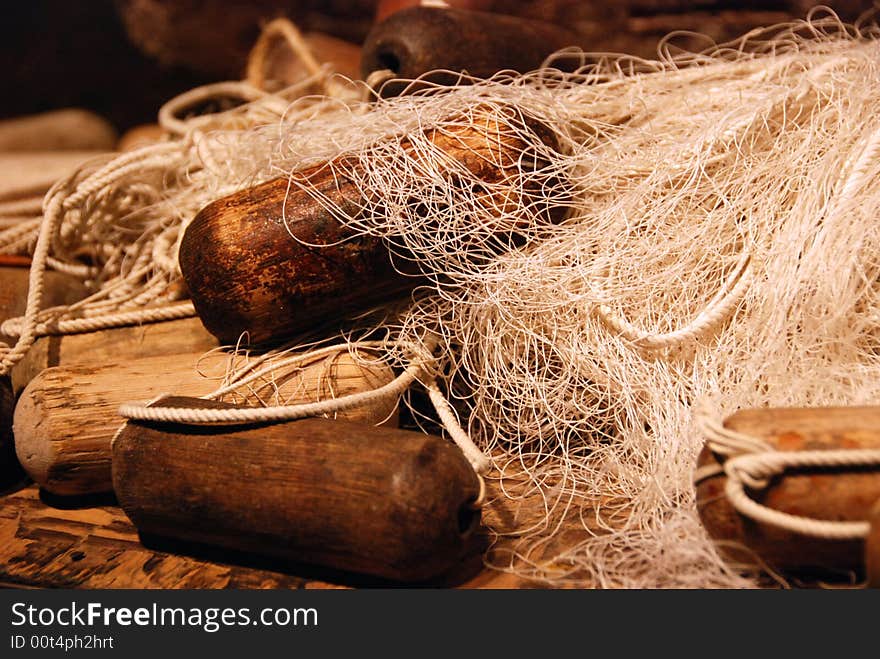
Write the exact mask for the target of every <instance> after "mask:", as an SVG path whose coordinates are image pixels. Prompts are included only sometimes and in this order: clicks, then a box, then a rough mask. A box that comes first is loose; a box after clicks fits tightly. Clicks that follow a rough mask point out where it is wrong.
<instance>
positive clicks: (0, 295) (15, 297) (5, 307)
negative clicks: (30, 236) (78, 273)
mask: <svg viewBox="0 0 880 659" xmlns="http://www.w3.org/2000/svg"><path fill="white" fill-rule="evenodd" d="M13 259H17V260H18V261H19V262H18V264H17V266H13V265H11V264H12V263H13ZM0 262H2V263H7V264H10V265H0V323H3V322H4V321H6V320H9V319H10V318H15V317H17V316H21V315H23V314H24V312H25V309H26V308H27V293H28V285H29V284H28V278H29V276H30V271H29V267H28V266H29V265H30V259H27V258H24V257H5V258H3V259H2V260H0ZM43 281H44V284H43V299H42V305H41V306H42V307H43V308H47V307H55V306H59V305H62V304H72V303H73V302H77V301H78V300H81V299H83V298H84V297H85V296H86V294H87V289H86V286H85V284H83V282H82V281H81V280H79V279H77V278H76V277H72V276H70V275H67V274H64V273H62V272H55V271H54V270H47V271H46V272H45V278H44V280H43ZM0 341H4V342H6V343H10V344H11V343H12V342H14V340H13V338H12V337H8V336H4V335H3V334H0Z"/></svg>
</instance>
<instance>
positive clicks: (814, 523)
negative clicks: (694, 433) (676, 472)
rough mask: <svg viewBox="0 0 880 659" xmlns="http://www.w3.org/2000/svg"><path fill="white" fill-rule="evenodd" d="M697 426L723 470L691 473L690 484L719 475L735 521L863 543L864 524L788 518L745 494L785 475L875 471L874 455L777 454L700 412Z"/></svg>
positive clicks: (879, 453) (877, 456)
mask: <svg viewBox="0 0 880 659" xmlns="http://www.w3.org/2000/svg"><path fill="white" fill-rule="evenodd" d="M696 421H697V425H698V426H699V427H700V428H701V430H702V432H703V434H704V436H705V437H706V444H707V446H708V447H709V448H710V449H711V450H712V451H713V452H715V453H717V454H720V455H721V456H723V457H725V458H726V459H725V460H724V461H723V467H715V466H714V465H710V467H711V468H710V469H706V470H697V473H696V475H695V481H696V482H697V483H699V482H700V481H702V480H705V479H706V478H709V477H712V476H715V475H717V474H718V473H720V472H721V471H722V470H723V472H724V473H725V474H726V476H727V483H726V485H725V488H724V493H725V495H726V496H727V498H728V500H729V501H730V503H731V505H732V506H733V507H734V509H735V510H736V511H737V512H738V513H740V514H741V515H743V516H745V517H748V518H750V519H753V520H755V521H756V522H760V523H762V524H768V525H771V526H776V527H778V528H781V529H784V530H786V531H790V532H792V533H797V534H799V535H805V536H809V537H812V538H821V539H825V540H860V539H863V538H865V537H867V535H868V533H869V532H870V529H871V525H870V523H869V522H867V521H864V522H852V521H831V520H819V519H813V518H810V517H805V516H802V515H792V514H791V513H785V512H782V511H779V510H774V509H773V508H770V507H768V506H765V505H763V504H760V503H758V502H757V501H755V500H754V499H752V498H751V497H750V496H749V495H748V493H747V492H746V488H747V487H748V488H749V489H751V490H762V489H765V488H766V487H767V486H768V485H769V483H770V479H771V477H773V476H776V475H779V474H782V473H784V472H785V471H786V470H788V469H797V468H841V467H871V466H880V449H829V450H816V451H779V450H777V449H775V448H774V447H773V446H771V445H770V444H768V443H767V442H765V441H764V440H761V439H758V438H755V437H752V436H750V435H746V434H744V433H738V432H735V431H732V430H729V429H727V428H725V427H724V426H723V425H721V424H720V423H718V421H716V420H715V419H714V418H712V417H711V416H710V415H709V414H707V413H706V412H705V411H698V412H697V417H696Z"/></svg>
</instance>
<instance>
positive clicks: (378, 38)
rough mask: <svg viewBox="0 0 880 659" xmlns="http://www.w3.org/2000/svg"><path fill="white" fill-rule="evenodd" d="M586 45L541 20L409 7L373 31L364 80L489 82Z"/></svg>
mask: <svg viewBox="0 0 880 659" xmlns="http://www.w3.org/2000/svg"><path fill="white" fill-rule="evenodd" d="M581 43H582V38H581V37H580V36H578V35H577V34H574V33H573V32H570V31H569V30H567V29H565V28H564V27H562V26H560V25H553V24H552V23H544V22H542V21H540V20H526V19H522V18H517V17H514V16H505V15H503V14H493V13H488V12H482V11H468V10H464V9H452V8H438V7H408V8H406V9H402V10H400V11H397V12H395V13H393V14H391V15H390V16H389V17H388V18H386V19H385V20H383V21H382V22H380V23H377V24H376V25H374V26H373V29H372V30H370V33H369V34H368V35H367V38H366V40H365V41H364V46H363V53H362V56H361V76H362V77H363V78H364V79H365V80H366V79H367V77H368V76H369V75H370V74H371V73H373V72H374V71H381V70H383V69H389V70H391V71H392V72H394V74H395V75H396V76H398V77H401V78H406V79H414V78H418V77H420V76H423V75H424V74H426V73H429V72H434V73H431V75H430V76H428V77H427V80H428V81H429V82H430V83H433V84H440V85H453V84H456V82H458V81H459V75H458V74H459V72H467V74H469V75H472V76H476V77H478V78H489V77H491V76H493V75H494V74H496V73H498V72H499V71H504V70H513V71H517V72H520V73H525V72H528V71H532V70H534V69H537V68H539V67H540V65H541V62H543V61H544V59H546V58H547V56H548V55H550V54H552V53H553V52H555V51H557V50H561V49H563V48H567V47H570V46H577V45H579V44H581ZM514 44H515V45H514ZM438 70H444V71H451V73H439V72H437V71H438ZM406 87H407V85H406V83H393V84H388V85H384V86H383V88H382V95H383V96H396V95H398V94H400V93H401V92H402V91H404V89H405V88H406ZM422 87H423V86H417V87H410V88H409V89H410V90H412V89H416V88H422Z"/></svg>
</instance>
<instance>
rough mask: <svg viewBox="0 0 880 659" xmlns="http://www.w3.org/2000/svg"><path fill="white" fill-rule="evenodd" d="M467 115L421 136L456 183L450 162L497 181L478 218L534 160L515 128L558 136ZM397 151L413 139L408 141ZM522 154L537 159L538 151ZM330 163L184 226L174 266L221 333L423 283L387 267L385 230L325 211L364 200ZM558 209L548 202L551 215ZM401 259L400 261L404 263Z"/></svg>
mask: <svg viewBox="0 0 880 659" xmlns="http://www.w3.org/2000/svg"><path fill="white" fill-rule="evenodd" d="M474 115H475V116H474V118H473V121H472V123H471V124H470V125H468V124H464V123H462V124H461V125H452V126H447V127H444V128H443V129H442V130H441V129H430V130H428V131H427V133H426V137H427V138H428V140H429V141H430V142H431V143H432V144H433V145H434V146H435V147H436V148H437V149H438V151H439V152H440V155H441V156H442V157H438V163H437V167H438V168H439V170H440V171H441V173H448V177H447V178H449V179H450V180H454V179H455V175H454V173H453V170H454V169H455V168H456V167H457V168H460V167H464V168H466V169H467V170H468V171H469V172H470V174H472V175H473V176H475V177H477V178H478V179H480V180H482V181H485V183H486V184H494V185H495V186H496V189H495V191H494V192H484V193H483V194H482V196H480V197H478V201H479V202H480V204H481V205H482V206H483V207H484V208H485V213H486V217H475V218H474V222H481V221H482V222H486V221H490V220H491V218H492V217H493V214H498V213H501V212H504V211H505V210H507V205H509V204H512V203H515V200H516V198H517V196H516V194H515V193H514V190H516V185H515V183H516V182H515V181H514V178H515V177H516V176H517V175H518V173H519V170H518V169H517V167H519V166H524V167H530V166H533V167H535V168H539V167H541V166H542V163H541V162H533V163H532V164H529V162H528V159H527V158H524V156H523V152H524V150H526V149H527V145H526V143H525V140H524V139H523V137H522V135H521V133H522V131H530V132H531V133H532V134H534V135H536V136H537V137H538V138H539V139H540V140H542V141H543V142H544V143H545V144H547V145H549V146H551V148H556V146H557V143H556V139H555V135H554V134H553V133H552V131H550V130H549V129H548V128H547V127H546V126H543V125H542V124H540V122H537V121H533V120H531V119H524V118H522V117H521V116H519V115H518V114H517V113H515V112H513V111H512V110H510V109H509V108H508V109H506V110H505V109H498V108H495V109H487V110H486V111H485V112H484V113H480V112H474ZM403 148H405V149H412V148H413V146H412V144H411V143H410V142H409V141H404V143H403ZM530 153H531V155H530V157H531V158H532V159H533V160H535V156H534V149H531V152H530ZM449 161H454V162H455V166H454V167H453V166H450V165H448V164H446V163H448V162H449ZM524 162H525V164H523V163H524ZM337 164H339V165H342V166H340V167H338V168H336V167H332V166H330V165H329V164H322V165H317V166H315V167H312V168H309V169H307V170H305V171H301V172H298V173H295V174H293V175H292V179H291V180H289V179H288V178H286V177H285V178H279V179H274V180H271V181H268V182H266V183H263V184H261V185H258V186H256V187H253V188H249V189H246V190H242V191H240V192H237V193H234V194H232V195H229V196H227V197H224V198H222V199H219V200H217V201H214V202H213V203H211V204H209V205H208V206H206V207H205V208H204V209H202V211H201V212H199V214H198V215H197V216H196V217H195V219H194V220H193V221H192V223H191V224H190V225H189V226H188V227H187V229H186V231H185V233H184V235H183V239H182V241H181V244H180V253H179V261H180V269H181V272H182V273H183V278H184V280H185V281H186V285H187V288H188V290H189V292H190V295H191V297H192V301H193V304H194V306H195V308H196V311H197V313H198V314H199V317H200V318H201V319H202V322H203V323H204V324H205V327H206V328H207V329H208V330H209V331H210V332H212V333H213V334H214V335H216V336H217V337H218V338H219V339H220V341H221V342H224V343H235V342H236V341H238V340H239V338H240V337H241V336H242V334H243V333H244V332H247V338H249V339H250V341H252V342H261V341H266V340H270V339H278V338H280V337H283V336H285V335H290V334H293V333H295V332H297V331H301V330H303V329H305V328H313V327H314V326H315V325H316V324H319V323H321V322H323V321H327V320H328V319H334V320H338V319H341V318H343V317H344V316H345V315H346V314H351V313H353V312H356V311H361V310H365V309H368V308H369V307H370V306H373V305H376V304H378V303H382V302H386V301H388V300H389V299H393V298H394V297H395V296H399V295H401V294H405V293H406V292H408V291H410V290H412V289H413V288H415V286H416V285H417V284H419V283H421V281H422V280H421V279H420V278H418V277H415V276H404V275H402V274H400V273H399V272H398V271H397V270H396V269H395V266H394V264H392V261H391V258H390V255H389V252H388V249H387V247H386V245H385V244H384V242H383V241H382V240H381V239H379V238H376V237H372V236H365V235H360V236H357V237H355V236H354V235H353V233H352V232H351V231H350V230H349V229H347V228H346V227H344V226H343V225H342V223H341V222H340V221H339V220H338V219H337V217H336V216H335V215H334V213H333V212H331V210H330V209H329V208H330V207H331V206H332V207H333V208H338V209H339V211H338V212H340V213H344V214H346V215H348V216H352V217H357V216H358V215H359V214H361V213H362V212H363V208H364V204H365V203H366V202H365V200H364V198H363V196H362V195H363V192H362V191H361V190H359V189H358V188H357V186H356V185H355V184H354V182H352V181H351V180H349V179H348V178H346V176H345V175H344V174H343V173H342V172H344V171H346V161H345V160H340V162H338V163H337ZM351 166H354V165H351ZM447 170H448V171H447ZM508 181H509V182H510V183H511V185H510V190H505V192H504V193H501V192H498V191H497V184H502V187H503V184H504V183H506V182H508ZM534 185H535V186H536V187H537V186H538V185H539V184H538V183H535V184H534ZM526 192H534V193H535V194H538V192H539V191H538V190H531V191H529V190H526ZM319 199H324V200H326V203H324V202H321V201H318V200H319ZM562 212H564V211H562V210H561V207H560V208H557V207H554V208H548V221H553V220H558V219H559V218H560V217H561V215H562ZM401 261H402V262H401V263H398V264H397V265H398V266H399V267H404V266H405V261H403V260H401Z"/></svg>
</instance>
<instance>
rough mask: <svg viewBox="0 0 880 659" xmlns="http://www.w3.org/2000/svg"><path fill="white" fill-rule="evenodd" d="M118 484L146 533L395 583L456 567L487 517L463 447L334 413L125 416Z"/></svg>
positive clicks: (116, 455)
mask: <svg viewBox="0 0 880 659" xmlns="http://www.w3.org/2000/svg"><path fill="white" fill-rule="evenodd" d="M199 402H204V401H199ZM160 404H165V405H168V406H188V405H189V404H190V403H189V402H188V401H186V400H184V399H171V400H167V401H161V403H160ZM113 489H114V491H115V492H116V497H117V499H118V500H119V503H120V505H121V506H122V509H123V510H124V511H125V513H126V514H127V515H128V516H129V517H130V518H131V520H132V522H134V524H135V526H137V528H138V530H139V531H140V532H141V533H142V534H152V535H157V536H163V537H170V538H174V539H178V540H184V541H188V542H198V543H206V544H210V545H216V546H219V547H223V548H225V549H232V550H237V551H245V552H254V553H257V554H261V555H267V556H273V557H278V558H282V559H286V560H291V561H296V562H301V563H311V564H314V565H320V566H325V567H331V568H334V569H341V570H347V571H351V572H359V573H364V574H369V575H374V576H379V577H384V578H388V579H395V580H399V581H422V580H426V579H429V578H432V577H435V576H439V575H441V574H443V573H445V572H446V571H448V570H450V569H451V568H452V567H453V566H455V565H456V564H458V562H459V561H460V560H461V559H462V558H463V556H464V554H465V553H466V551H467V549H468V541H469V539H470V537H471V535H472V534H473V532H474V530H475V529H476V528H477V526H478V525H479V520H480V512H479V509H477V508H476V507H475V506H474V503H475V501H476V500H477V498H478V496H479V492H480V485H479V480H478V478H477V476H476V474H475V473H474V471H473V469H471V466H470V465H469V464H468V462H467V460H466V459H465V457H464V455H463V454H462V453H461V451H460V450H459V449H458V448H457V447H456V446H454V445H453V444H450V443H448V442H445V441H443V440H442V439H441V438H439V437H434V436H430V435H422V434H420V433H414V432H410V431H406V430H399V429H391V428H375V427H371V426H366V425H363V424H356V423H349V422H343V421H332V420H329V419H302V420H299V421H291V422H287V423H281V424H272V425H264V426H250V427H245V428H242V427H237V428H230V427H217V426H200V427H191V426H190V427H185V426H179V425H173V424H171V425H155V424H153V425H151V424H145V423H140V422H131V421H129V422H128V423H127V424H126V426H125V428H124V429H123V430H122V431H121V432H120V434H119V435H118V437H117V438H116V439H115V440H114V442H113Z"/></svg>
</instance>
